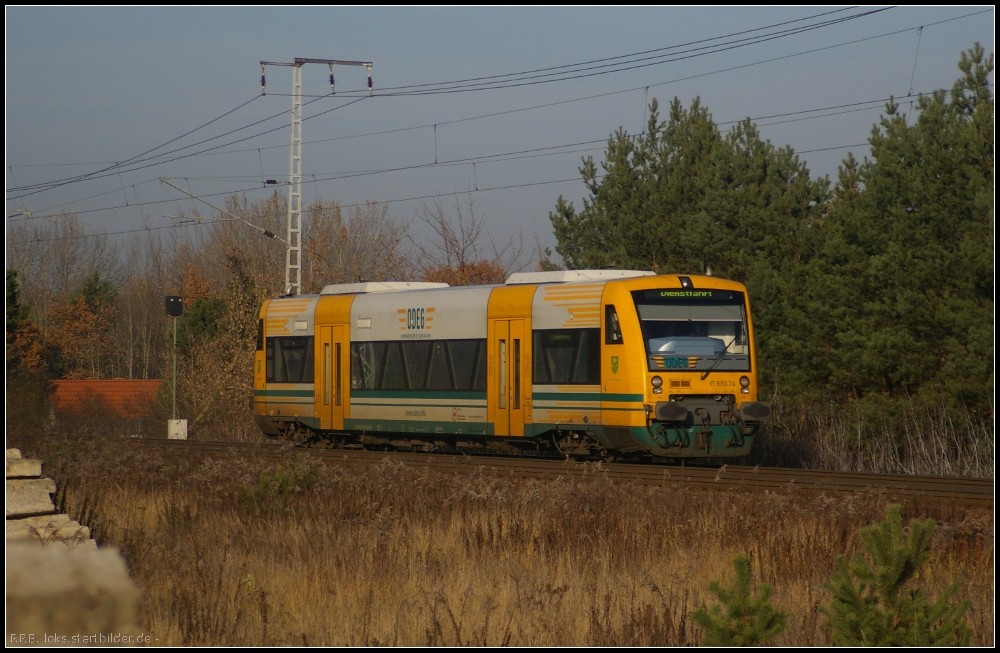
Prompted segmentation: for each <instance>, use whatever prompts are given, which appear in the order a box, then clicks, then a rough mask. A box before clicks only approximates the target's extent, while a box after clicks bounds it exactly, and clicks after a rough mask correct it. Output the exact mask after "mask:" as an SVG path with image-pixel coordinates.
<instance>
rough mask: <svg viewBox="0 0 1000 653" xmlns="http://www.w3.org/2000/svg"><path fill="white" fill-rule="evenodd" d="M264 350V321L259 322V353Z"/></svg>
mask: <svg viewBox="0 0 1000 653" xmlns="http://www.w3.org/2000/svg"><path fill="white" fill-rule="evenodd" d="M263 350H264V320H263V319H261V320H258V321H257V351H263Z"/></svg>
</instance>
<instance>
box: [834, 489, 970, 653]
mask: <svg viewBox="0 0 1000 653" xmlns="http://www.w3.org/2000/svg"><path fill="white" fill-rule="evenodd" d="M935 526H936V524H935V522H934V520H933V519H927V520H920V519H912V520H910V527H909V533H906V532H905V531H904V529H903V519H902V517H901V516H900V512H899V506H896V505H892V506H889V507H888V508H887V510H886V516H885V519H884V520H883V521H882V522H881V523H878V524H873V525H872V526H869V527H867V528H862V529H861V530H860V535H861V540H862V542H863V543H864V547H865V553H866V554H867V555H866V556H863V555H861V553H856V554H854V559H853V560H852V562H851V565H850V566H848V565H847V563H846V562H845V560H844V556H838V558H837V571H836V572H835V573H834V575H833V578H832V580H831V581H830V582H828V583H827V584H826V589H827V590H828V591H830V592H832V593H833V599H832V600H831V601H830V603H829V604H828V605H826V606H824V607H821V608H820V612H821V613H822V614H823V615H825V616H826V625H827V627H829V628H830V629H831V630H832V631H833V642H834V643H835V644H837V645H838V646H962V645H967V644H968V643H969V638H970V637H971V636H972V630H971V629H970V628H969V626H968V625H967V624H966V623H965V622H964V621H962V616H963V615H964V614H965V611H966V610H968V608H969V602H968V601H962V602H961V603H959V604H957V605H952V604H951V599H952V597H953V596H954V595H955V593H956V592H957V591H958V587H959V583H958V581H957V580H956V581H954V582H953V583H952V584H951V586H950V587H949V588H948V589H947V590H945V591H944V592H943V593H942V594H941V595H940V596H939V597H938V598H937V599H936V600H933V601H932V600H931V599H930V597H929V596H928V595H927V593H926V592H925V591H924V590H923V589H922V588H919V587H914V586H913V584H912V583H911V582H910V581H911V580H912V579H913V578H914V576H915V575H916V573H917V571H918V570H919V569H920V567H922V566H923V565H924V564H925V563H926V562H927V560H928V559H929V558H930V540H931V535H932V534H933V533H934V528H935Z"/></svg>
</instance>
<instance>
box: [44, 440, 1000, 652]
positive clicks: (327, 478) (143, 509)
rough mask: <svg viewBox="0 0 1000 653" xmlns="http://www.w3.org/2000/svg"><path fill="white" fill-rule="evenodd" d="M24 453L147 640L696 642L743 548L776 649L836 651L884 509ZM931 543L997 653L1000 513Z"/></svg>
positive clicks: (298, 463) (129, 449)
mask: <svg viewBox="0 0 1000 653" xmlns="http://www.w3.org/2000/svg"><path fill="white" fill-rule="evenodd" d="M36 446H37V447H38V449H37V450H36V451H28V452H27V453H28V454H29V455H42V456H46V458H45V460H46V473H47V474H51V475H52V476H53V478H55V480H56V482H57V484H58V486H59V497H58V498H59V503H60V506H61V509H63V510H66V511H68V512H69V514H70V515H71V516H72V517H73V518H77V519H80V520H81V521H84V522H85V523H87V524H88V525H89V526H90V527H91V529H92V532H93V533H94V535H95V536H96V537H97V538H98V540H99V542H100V544H101V545H102V546H106V545H113V546H119V547H121V548H122V550H123V552H124V553H125V555H126V557H127V559H128V562H129V567H130V569H131V570H132V573H133V574H134V576H135V579H136V581H137V582H138V584H139V585H140V587H141V588H142V590H143V593H144V607H145V618H146V624H145V625H146V629H147V630H146V631H147V632H148V633H150V634H151V635H152V636H153V638H154V641H156V643H157V644H159V645H186V646H197V645H202V646H204V645H215V646H262V645H300V644H305V645H330V646H336V645H355V646H359V645H360V646H370V645H395V646H420V645H432V646H433V645H477V646H496V645H515V646H648V645H655V646H683V645H697V644H699V643H700V641H701V637H702V633H701V632H700V631H699V630H698V629H697V628H695V627H694V625H693V624H692V622H691V620H690V614H691V613H692V612H693V611H694V610H695V609H696V608H697V607H698V606H702V605H705V604H706V603H711V602H714V598H713V597H712V596H711V594H710V593H709V592H708V589H707V587H708V584H709V582H710V581H712V580H721V581H723V583H726V582H728V581H729V578H730V576H731V565H730V561H731V560H732V558H733V556H734V555H735V554H737V553H740V552H743V553H747V554H748V555H749V556H750V557H751V559H752V560H753V569H754V573H755V577H754V583H758V582H765V583H768V584H770V585H771V586H772V587H774V595H773V604H774V606H775V607H776V608H777V609H781V610H785V611H786V612H788V614H789V620H788V628H787V630H786V632H785V633H784V634H783V635H781V636H780V637H779V638H778V639H777V640H776V641H775V642H773V643H774V644H777V645H781V646H828V645H830V644H831V639H830V633H829V632H828V631H827V630H826V629H825V627H824V625H823V619H822V618H821V616H820V615H819V614H818V613H817V607H818V606H820V605H822V604H824V603H826V602H827V601H829V599H830V595H829V594H828V592H827V591H826V590H825V589H824V583H825V581H827V580H828V579H829V578H830V576H831V575H832V573H833V571H834V568H835V561H836V556H837V555H840V554H846V555H847V557H848V558H850V557H851V555H852V554H853V552H854V551H857V550H859V548H860V546H861V542H860V539H859V538H858V536H857V530H858V528H859V527H861V526H866V525H868V524H870V523H873V522H876V521H879V520H880V519H881V517H882V515H883V514H884V510H885V503H886V501H885V500H884V499H883V498H881V497H880V496H878V495H876V494H864V493H861V494H854V495H839V496H835V497H810V496H805V495H796V494H788V493H746V492H739V491H730V492H711V491H694V490H685V489H681V488H677V487H647V486H633V485H629V484H620V483H611V482H609V481H607V480H604V479H603V477H601V476H600V474H599V470H595V472H597V473H596V475H595V476H593V477H592V480H579V479H578V480H567V479H565V478H563V479H557V480H554V481H540V480H529V479H520V480H519V479H504V478H497V477H493V476H490V475H488V474H484V473H481V472H477V471H476V470H475V465H474V464H473V465H471V466H470V470H469V472H468V473H455V474H446V473H440V472H435V471H432V470H427V469H423V468H421V467H419V466H411V465H407V464H403V463H402V462H399V461H393V460H392V459H391V458H388V459H386V460H385V461H384V462H383V463H382V464H380V465H378V466H372V467H370V468H366V469H351V470H350V471H348V470H347V469H342V468H339V467H336V466H330V467H324V466H323V465H322V463H320V462H318V461H317V460H314V459H310V458H308V457H299V458H298V459H295V460H290V461H288V462H283V463H277V462H274V461H270V460H265V459H263V458H258V457H256V456H254V455H253V454H241V455H223V454H219V455H212V456H209V457H205V456H204V455H203V454H198V455H197V456H192V457H178V456H177V454H176V452H173V453H166V451H165V450H159V451H157V450H151V449H143V448H140V447H136V446H123V444H122V443H121V442H120V441H116V440H113V439H111V440H109V439H105V440H95V441H94V442H93V443H92V444H90V445H87V444H81V443H79V442H76V443H73V444H69V445H67V444H65V443H64V444H59V443H56V442H53V443H52V444H51V446H48V447H46V446H44V445H36ZM913 516H919V515H918V514H917V513H914V515H913ZM931 550H932V555H931V559H930V560H929V562H928V564H927V565H926V566H925V567H924V569H923V571H922V572H921V577H920V579H919V580H920V583H921V585H922V586H924V587H925V588H927V590H928V592H929V593H930V594H931V595H932V596H935V595H937V594H939V593H940V592H941V591H942V590H943V589H944V588H946V587H947V586H948V585H949V584H950V583H951V581H952V579H954V578H959V579H961V580H962V581H963V583H964V584H963V586H962V590H961V591H960V596H959V597H957V598H961V599H968V600H969V601H970V603H971V607H970V609H969V611H968V613H967V614H966V620H967V622H968V623H969V625H970V626H971V627H972V629H973V631H974V635H973V643H974V644H975V645H979V646H991V645H992V644H993V641H994V626H993V614H994V598H993V577H994V563H993V519H992V514H982V515H972V514H970V515H965V516H964V517H963V516H960V515H958V516H953V517H950V518H949V517H948V516H944V517H943V521H942V522H941V523H940V525H939V527H938V529H937V530H936V532H935V534H934V539H933V541H932V549H931Z"/></svg>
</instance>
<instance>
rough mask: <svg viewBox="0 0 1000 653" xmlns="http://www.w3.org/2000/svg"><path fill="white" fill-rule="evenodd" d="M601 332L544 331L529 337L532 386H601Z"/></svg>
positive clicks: (587, 330)
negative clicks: (530, 342) (531, 353)
mask: <svg viewBox="0 0 1000 653" xmlns="http://www.w3.org/2000/svg"><path fill="white" fill-rule="evenodd" d="M600 338H601V330H600V329H546V330H536V331H534V332H533V334H532V339H533V345H532V348H533V350H534V355H533V356H532V358H533V365H532V382H533V383H536V384H549V385H551V384H560V385H563V384H566V385H596V384H598V383H600V382H601V341H600Z"/></svg>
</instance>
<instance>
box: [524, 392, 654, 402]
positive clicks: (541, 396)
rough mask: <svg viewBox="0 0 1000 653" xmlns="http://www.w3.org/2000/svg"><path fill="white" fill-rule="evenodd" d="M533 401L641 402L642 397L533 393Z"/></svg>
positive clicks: (603, 393) (605, 393) (602, 393)
mask: <svg viewBox="0 0 1000 653" xmlns="http://www.w3.org/2000/svg"><path fill="white" fill-rule="evenodd" d="M531 396H532V398H533V399H534V400H535V401H574V400H575V401H642V400H643V399H644V397H643V396H642V395H627V394H615V393H610V392H572V391H570V392H533V393H532V394H531Z"/></svg>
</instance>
